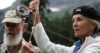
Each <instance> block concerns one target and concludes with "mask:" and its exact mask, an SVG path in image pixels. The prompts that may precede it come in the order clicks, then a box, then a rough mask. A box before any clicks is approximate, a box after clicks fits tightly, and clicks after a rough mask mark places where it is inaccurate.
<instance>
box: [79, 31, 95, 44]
mask: <svg viewBox="0 0 100 53" xmlns="http://www.w3.org/2000/svg"><path fill="white" fill-rule="evenodd" d="M92 35H93V33H88V34H84V35H82V36H83V37H81V38H80V40H81V41H82V43H84V41H85V39H86V37H89V36H92Z"/></svg>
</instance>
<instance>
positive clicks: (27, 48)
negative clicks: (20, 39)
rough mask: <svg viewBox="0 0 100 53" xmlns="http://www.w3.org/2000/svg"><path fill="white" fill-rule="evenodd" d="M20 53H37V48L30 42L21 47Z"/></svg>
mask: <svg viewBox="0 0 100 53" xmlns="http://www.w3.org/2000/svg"><path fill="white" fill-rule="evenodd" d="M20 53H39V48H38V47H36V46H33V45H32V44H31V42H29V43H26V44H25V45H22V47H21V51H20Z"/></svg>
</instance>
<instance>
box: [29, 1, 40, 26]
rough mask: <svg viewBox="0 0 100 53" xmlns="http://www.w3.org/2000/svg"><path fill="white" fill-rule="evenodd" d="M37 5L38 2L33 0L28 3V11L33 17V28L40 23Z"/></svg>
mask: <svg viewBox="0 0 100 53" xmlns="http://www.w3.org/2000/svg"><path fill="white" fill-rule="evenodd" d="M39 3H40V0H33V1H31V2H30V3H29V11H30V12H31V13H32V15H34V19H33V26H35V25H36V24H38V23H39V22H41V21H40V14H39Z"/></svg>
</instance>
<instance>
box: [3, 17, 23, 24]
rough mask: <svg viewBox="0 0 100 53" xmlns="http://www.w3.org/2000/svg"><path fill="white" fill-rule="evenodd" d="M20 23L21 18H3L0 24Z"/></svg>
mask: <svg viewBox="0 0 100 53" xmlns="http://www.w3.org/2000/svg"><path fill="white" fill-rule="evenodd" d="M21 21H22V19H21V18H4V20H3V21H2V23H5V22H11V23H20V22H21Z"/></svg>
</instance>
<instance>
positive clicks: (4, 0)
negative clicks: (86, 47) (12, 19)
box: [0, 0, 16, 9]
mask: <svg viewBox="0 0 100 53" xmlns="http://www.w3.org/2000/svg"><path fill="white" fill-rule="evenodd" d="M14 1H16V0H0V9H5V8H7V7H9V6H11V5H12V3H13V2H14Z"/></svg>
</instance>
